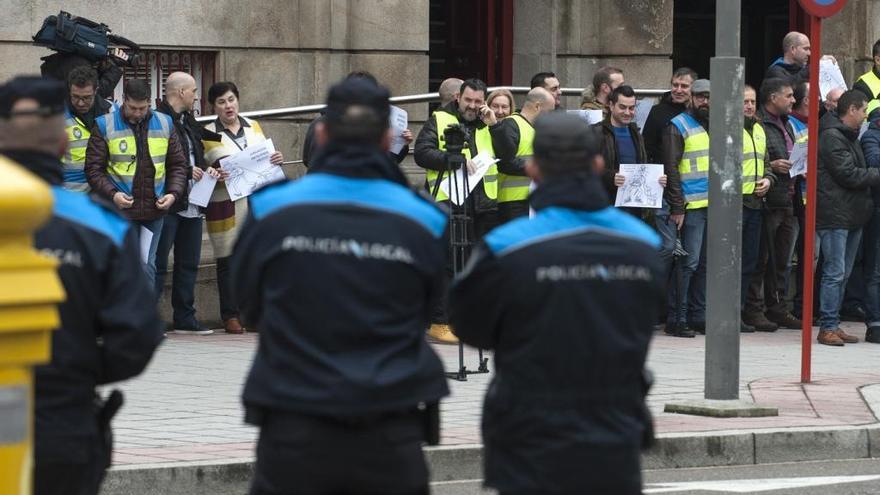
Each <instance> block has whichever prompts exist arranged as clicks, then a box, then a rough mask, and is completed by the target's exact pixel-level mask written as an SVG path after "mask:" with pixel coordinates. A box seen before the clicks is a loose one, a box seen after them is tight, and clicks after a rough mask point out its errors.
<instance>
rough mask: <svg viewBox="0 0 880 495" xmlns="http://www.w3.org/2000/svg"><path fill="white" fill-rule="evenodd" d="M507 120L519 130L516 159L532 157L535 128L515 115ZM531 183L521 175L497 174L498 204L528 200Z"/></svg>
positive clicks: (521, 117) (520, 116) (523, 118)
mask: <svg viewBox="0 0 880 495" xmlns="http://www.w3.org/2000/svg"><path fill="white" fill-rule="evenodd" d="M507 118H508V119H513V121H514V122H516V126H517V127H518V128H519V147H518V148H517V150H516V157H517V158H522V157H527V156H532V153H533V152H532V143H534V141H535V128H534V127H532V124H530V123H529V121H528V120H526V119H525V117H523V116H522V115H520V114H518V113H515V114H513V115H511V116H510V117H507ZM531 183H532V181H531V179H529V178H528V177H525V176H522V175H507V174H504V173H502V172H498V202H499V203H507V202H510V201H525V200H527V199H529V186H530V185H531Z"/></svg>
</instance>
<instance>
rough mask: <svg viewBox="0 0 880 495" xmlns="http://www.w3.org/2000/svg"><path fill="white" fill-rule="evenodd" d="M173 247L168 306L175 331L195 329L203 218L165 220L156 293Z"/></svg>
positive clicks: (196, 326)
mask: <svg viewBox="0 0 880 495" xmlns="http://www.w3.org/2000/svg"><path fill="white" fill-rule="evenodd" d="M172 246H173V247H174V273H173V274H172V278H171V307H172V309H173V311H174V316H173V320H174V328H183V329H192V328H198V321H197V320H196V308H195V287H196V275H198V271H199V261H200V258H201V255H202V219H201V218H198V217H197V218H186V217H182V216H180V215H178V214H176V213H172V214H169V215H168V216H167V217H165V224H164V225H163V226H162V236H161V237H160V238H159V248H158V250H157V254H156V294H157V295H159V294H161V293H162V289H163V287H164V286H165V272H167V271H168V254H169V253H170V252H171V248H172Z"/></svg>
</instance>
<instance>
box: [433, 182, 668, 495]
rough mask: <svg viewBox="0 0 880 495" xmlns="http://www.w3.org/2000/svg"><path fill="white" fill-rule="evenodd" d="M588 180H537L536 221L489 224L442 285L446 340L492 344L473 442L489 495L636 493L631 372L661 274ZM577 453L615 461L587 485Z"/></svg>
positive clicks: (633, 230) (638, 405)
mask: <svg viewBox="0 0 880 495" xmlns="http://www.w3.org/2000/svg"><path fill="white" fill-rule="evenodd" d="M602 189H603V188H602V186H601V184H600V181H599V179H598V178H597V177H593V176H586V175H584V176H578V177H577V178H568V179H555V180H551V181H547V182H544V183H542V184H541V185H540V186H539V187H538V189H537V190H536V191H535V192H534V193H533V194H532V196H531V197H530V198H529V200H530V202H531V204H532V206H533V207H534V208H535V209H536V210H537V211H538V212H537V216H536V217H535V218H533V219H528V218H523V219H519V220H515V221H513V222H510V223H508V224H505V225H504V226H502V227H500V228H498V229H495V230H494V231H492V232H491V233H489V234H488V235H487V236H486V237H485V239H484V241H483V242H482V243H481V245H480V246H479V247H478V249H477V250H476V252H475V253H474V255H473V257H472V259H471V262H470V264H469V267H468V269H467V270H466V272H465V273H464V274H463V275H462V276H461V277H460V278H459V279H457V280H456V282H455V284H454V285H453V287H452V290H451V292H450V307H449V311H450V315H449V316H450V322H451V324H452V327H453V328H454V329H455V333H456V335H458V337H459V338H460V339H461V340H462V341H463V342H465V343H467V344H470V345H473V346H478V347H480V348H484V349H492V350H494V352H495V367H496V374H495V377H494V379H493V380H492V383H491V385H490V386H489V390H488V391H487V393H486V400H485V404H484V411H483V441H484V444H485V448H486V453H485V455H486V459H485V465H486V484H487V485H488V486H491V487H494V488H496V489H498V490H499V491H500V492H502V493H508V492H509V493H566V494H568V493H640V491H634V490H638V487H639V482H640V475H639V464H638V456H639V448H640V444H641V435H642V433H643V431H644V429H645V428H646V426H647V425H646V418H645V416H644V414H643V413H642V406H643V405H644V388H643V386H642V382H641V377H642V370H643V367H644V364H645V357H646V355H647V352H648V343H649V341H650V339H651V331H652V325H653V323H654V322H655V320H656V317H657V313H658V310H659V307H660V305H661V304H662V294H663V291H664V280H665V277H664V275H663V268H662V266H661V262H660V257H659V254H658V251H657V249H658V247H659V245H660V241H659V238H658V236H657V234H655V233H654V232H653V230H651V228H650V227H648V226H647V225H645V224H644V222H641V221H640V220H638V219H636V218H635V217H633V216H631V215H628V214H626V213H624V212H622V211H620V210H618V209H615V208H612V207H609V206H608V202H607V199H606V196H605V194H604V191H603V190H602ZM590 459H599V460H602V459H625V460H626V461H627V462H620V463H618V464H617V465H616V466H614V467H609V469H613V475H612V476H607V478H614V479H613V480H611V481H610V483H611V484H610V485H607V486H604V488H603V489H598V488H596V487H595V486H593V485H592V483H593V482H595V481H596V480H593V481H590V480H587V479H586V478H600V477H606V476H605V475H604V474H603V473H600V472H596V471H597V469H601V468H599V467H597V466H598V465H591V461H590ZM608 474H609V475H611V474H612V473H608ZM599 481H600V482H601V480H599ZM606 481H607V480H606ZM591 486H593V488H594V489H593V491H591V490H590V489H588V487H591Z"/></svg>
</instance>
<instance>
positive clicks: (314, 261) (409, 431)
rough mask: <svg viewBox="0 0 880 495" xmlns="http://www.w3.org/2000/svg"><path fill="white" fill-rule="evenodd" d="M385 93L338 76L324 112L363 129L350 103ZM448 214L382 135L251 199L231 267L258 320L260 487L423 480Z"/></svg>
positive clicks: (369, 489)
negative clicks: (435, 307) (433, 318)
mask: <svg viewBox="0 0 880 495" xmlns="http://www.w3.org/2000/svg"><path fill="white" fill-rule="evenodd" d="M376 93H379V94H378V95H377V94H376ZM387 95H388V92H387V90H384V89H381V88H379V87H378V86H375V84H373V83H371V82H368V81H363V80H357V79H354V80H350V81H345V82H343V83H340V84H339V85H337V86H334V87H333V88H331V90H330V95H329V97H328V102H327V103H328V105H327V107H328V120H327V121H326V122H328V124H327V125H328V126H329V125H330V124H329V122H331V119H338V120H333V121H332V122H334V123H333V124H332V125H333V126H339V128H343V126H348V125H351V126H352V127H355V124H353V123H351V122H352V121H351V120H344V121H343V119H342V118H341V115H346V116H347V115H348V114H347V108H348V107H349V105H355V104H359V106H361V107H369V108H370V109H371V111H372V112H375V113H376V114H378V115H377V116H376V118H375V119H374V120H375V121H376V122H382V121H383V120H382V119H383V118H384V121H385V122H387V119H388V112H389V110H388V96H387ZM339 114H341V115H339ZM378 125H381V124H378ZM334 128H335V127H334ZM360 128H361V129H363V128H364V127H363V126H362V127H360ZM327 129H328V131H327V132H328V136H330V135H331V134H329V132H330V130H329V129H330V127H328V128H327ZM334 132H335V131H334ZM340 133H341V131H340ZM447 222H448V220H447V216H446V214H445V213H444V212H443V211H442V210H441V209H440V208H439V207H438V206H437V205H435V204H433V201H431V200H428V199H427V198H424V197H422V196H420V195H419V194H418V193H416V192H414V191H412V190H410V189H409V187H408V183H407V181H406V178H405V177H404V175H403V173H402V172H401V171H400V169H399V167H398V166H397V164H396V163H394V162H393V161H392V159H391V158H390V157H389V155H388V153H387V152H384V151H383V150H382V149H381V148H380V147H379V146H378V143H377V144H356V143H354V142H350V141H335V140H333V138H332V137H331V140H330V141H329V142H328V143H327V144H326V145H324V146H323V147H322V148H321V151H319V153H318V155H317V156H316V157H315V158H314V160H313V162H312V165H311V167H310V171H309V174H308V175H306V176H305V177H304V178H302V179H299V180H297V181H295V182H280V183H277V184H274V185H269V186H267V187H265V188H263V189H262V190H259V191H257V192H255V193H254V194H253V195H251V196H250V210H249V218H248V219H247V221H246V222H245V225H244V227H243V229H242V231H241V233H240V235H239V239H238V242H237V243H236V246H235V249H234V251H233V254H232V260H231V265H232V267H231V268H232V279H233V281H234V284H233V287H234V290H235V296H236V299H237V301H238V303H239V305H240V307H241V311H242V316H243V319H244V320H245V322H247V323H248V324H253V325H256V326H257V327H258V328H260V345H259V347H258V349H257V355H256V358H255V359H254V363H253V367H252V368H251V371H250V374H249V375H248V379H247V382H246V385H245V389H244V394H243V401H244V404H245V407H246V409H247V417H246V420H247V421H248V422H249V423H252V424H256V425H259V426H260V440H259V444H258V447H257V473H256V476H255V481H254V487H253V491H252V492H251V493H252V494H254V495H259V494H264V493H265V494H270V493H271V494H275V493H303V494H313V493H351V494H358V493H401V494H409V493H427V489H428V475H427V468H426V465H425V461H424V456H423V454H422V451H421V444H422V442H423V441H426V440H431V441H433V439H432V438H426V433H427V430H426V428H425V427H426V425H427V424H428V423H427V422H426V421H425V415H424V414H422V412H421V411H419V410H418V409H417V407H418V406H419V405H420V404H425V405H426V406H427V405H430V404H436V403H437V402H438V401H439V399H440V398H441V397H443V396H445V395H447V394H448V393H449V390H448V388H447V385H446V378H445V376H444V374H443V365H442V363H441V362H440V359H439V358H438V356H437V354H435V353H434V351H433V349H431V346H430V345H429V344H428V343H427V340H426V339H425V337H424V331H425V328H427V326H428V318H429V313H430V309H431V307H432V303H433V301H436V300H437V299H438V298H439V297H440V295H441V292H442V291H443V288H444V285H445V284H444V261H445V258H446V253H447V250H448V243H447V241H448V239H447V235H448V232H447ZM291 274H296V276H291ZM426 410H428V411H433V413H436V412H437V411H436V408H435V407H427V409H426ZM434 417H435V418H436V417H437V416H436V415H435V416H434ZM433 435H434V434H433V432H432V433H431V434H430V436H433Z"/></svg>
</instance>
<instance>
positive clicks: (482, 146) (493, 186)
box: [425, 110, 498, 201]
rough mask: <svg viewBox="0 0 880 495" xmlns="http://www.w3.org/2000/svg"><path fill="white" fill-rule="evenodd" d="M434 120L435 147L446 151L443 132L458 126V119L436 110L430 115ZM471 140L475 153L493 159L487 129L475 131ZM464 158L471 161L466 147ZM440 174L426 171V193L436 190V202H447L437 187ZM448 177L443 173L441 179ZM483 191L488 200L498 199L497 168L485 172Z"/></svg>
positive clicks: (469, 151)
mask: <svg viewBox="0 0 880 495" xmlns="http://www.w3.org/2000/svg"><path fill="white" fill-rule="evenodd" d="M432 116H433V117H434V120H435V121H436V123H437V145H438V149H439V150H440V151H446V139H445V138H444V137H443V131H444V130H445V129H446V128H447V127H449V126H451V125H453V124H458V123H459V121H458V117H456V116H455V115H452V114H451V113H449V112H446V111H444V110H438V111H436V112H434V114H433V115H432ZM473 139H475V140H476V145H477V153H478V154H479V153H482V152H486V153H488V154H489V156H491V157H493V158H494V157H495V150H494V149H493V148H492V135H491V134H489V127H488V126H485V127H483V128H482V129H477V130H476V132H474V136H473ZM462 153H463V154H464V156H465V158H466V159H468V160H470V159H471V150H470V148H469V147H468V146H465V148H464V150H462ZM440 176H441V174H440V172H438V171H436V170H428V171H427V174H426V176H425V179H426V180H427V181H428V192H429V193H431V194H433V193H434V189H435V187H436V189H437V198H436V200H437V201H447V200H449V196H447V195H446V194H444V193H443V189H441V188H439V187H437V186H436V185H437V179H438V178H440ZM448 177H449V173H448V172H443V174H442V179H441V180H446V179H447V178H448ZM483 191H484V192H485V193H486V197H488V198H489V199H496V198H497V197H498V166H497V165H492V166H491V167H489V171H488V172H486V175H485V176H483Z"/></svg>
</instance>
